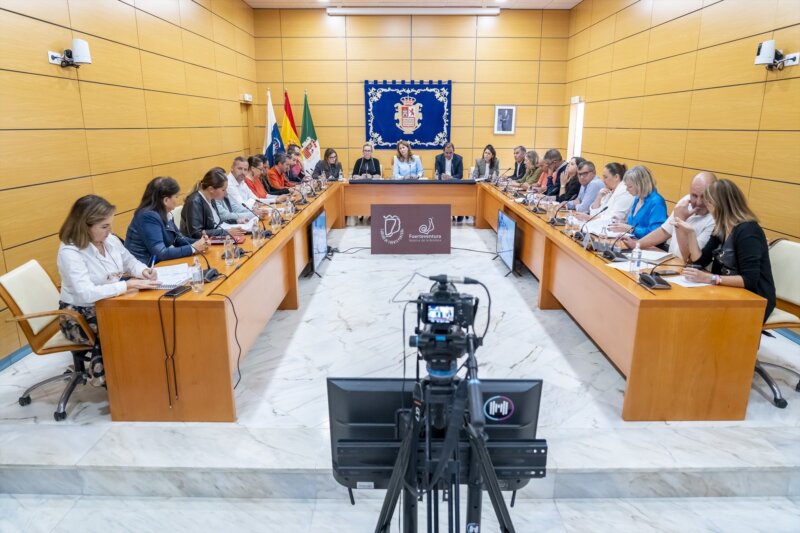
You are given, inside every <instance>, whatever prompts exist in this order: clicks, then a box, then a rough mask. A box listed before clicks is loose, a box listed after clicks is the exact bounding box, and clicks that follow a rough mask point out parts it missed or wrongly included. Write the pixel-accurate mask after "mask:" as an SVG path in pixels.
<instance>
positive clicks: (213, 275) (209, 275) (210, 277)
mask: <svg viewBox="0 0 800 533" xmlns="http://www.w3.org/2000/svg"><path fill="white" fill-rule="evenodd" d="M196 256H197V257H202V258H203V261H204V262H205V264H206V269H205V270H204V271H203V279H204V280H205V281H206V282H212V281H214V280H215V279H217V278H218V277H219V270H217V269H216V268H211V263H209V262H208V257H206V256H205V254H196Z"/></svg>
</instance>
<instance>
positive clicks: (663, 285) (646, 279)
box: [639, 259, 685, 290]
mask: <svg viewBox="0 0 800 533" xmlns="http://www.w3.org/2000/svg"><path fill="white" fill-rule="evenodd" d="M642 262H643V263H648V264H652V265H654V266H653V268H651V269H650V272H648V273H646V274H642V273H641V272H640V273H639V284H640V285H644V286H645V287H647V288H648V289H657V290H667V289H671V288H672V285H670V284H669V282H668V281H667V280H665V279H664V278H662V277H661V276H660V275H658V274H657V273H656V269H657V268H658V267H660V266H685V265H681V264H675V263H656V262H653V261H645V260H644V259H642Z"/></svg>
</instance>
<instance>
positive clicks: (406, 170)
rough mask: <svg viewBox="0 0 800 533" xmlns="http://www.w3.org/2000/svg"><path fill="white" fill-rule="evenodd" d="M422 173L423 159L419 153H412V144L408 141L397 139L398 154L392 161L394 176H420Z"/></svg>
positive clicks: (399, 177)
mask: <svg viewBox="0 0 800 533" xmlns="http://www.w3.org/2000/svg"><path fill="white" fill-rule="evenodd" d="M422 173H423V169H422V161H420V159H419V156H418V155H414V154H413V153H411V145H410V144H409V143H408V142H407V141H397V155H395V156H394V160H393V161H392V178H394V179H403V178H420V177H422Z"/></svg>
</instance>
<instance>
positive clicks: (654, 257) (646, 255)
mask: <svg viewBox="0 0 800 533" xmlns="http://www.w3.org/2000/svg"><path fill="white" fill-rule="evenodd" d="M670 257H672V254H671V253H669V252H662V251H661V250H642V260H643V261H647V262H649V263H662V262H664V261H666V260H667V259H668V258H670Z"/></svg>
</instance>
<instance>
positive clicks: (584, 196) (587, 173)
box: [567, 161, 603, 213]
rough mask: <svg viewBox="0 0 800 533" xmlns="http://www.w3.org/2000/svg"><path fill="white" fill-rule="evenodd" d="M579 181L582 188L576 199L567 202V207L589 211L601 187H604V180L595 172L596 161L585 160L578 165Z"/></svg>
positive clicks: (584, 211)
mask: <svg viewBox="0 0 800 533" xmlns="http://www.w3.org/2000/svg"><path fill="white" fill-rule="evenodd" d="M578 181H579V182H580V184H581V188H580V190H579V191H578V197H577V198H576V199H575V200H571V201H569V202H567V209H575V210H576V211H578V212H579V213H588V212H589V208H590V207H591V206H592V203H593V202H594V200H595V198H597V194H598V193H599V192H600V189H602V188H603V180H601V179H600V178H599V177H598V176H597V175H596V174H595V168H594V163H592V162H591V161H583V162H582V163H580V166H579V167H578Z"/></svg>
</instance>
